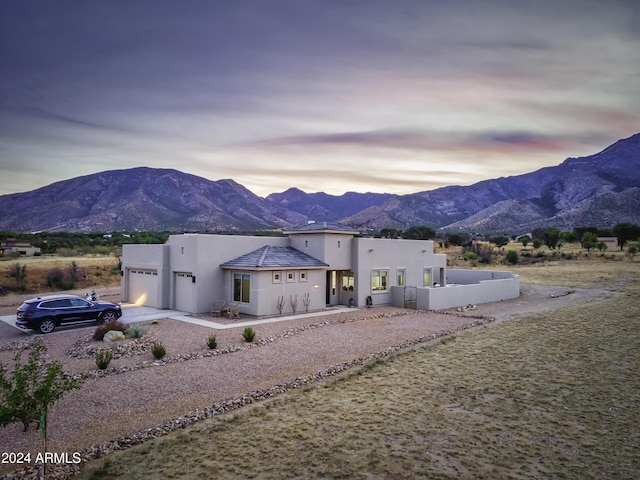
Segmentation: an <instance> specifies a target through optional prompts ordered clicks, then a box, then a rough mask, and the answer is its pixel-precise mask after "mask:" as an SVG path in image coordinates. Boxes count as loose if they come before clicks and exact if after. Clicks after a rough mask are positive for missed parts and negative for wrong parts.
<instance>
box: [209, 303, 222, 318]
mask: <svg viewBox="0 0 640 480" xmlns="http://www.w3.org/2000/svg"><path fill="white" fill-rule="evenodd" d="M223 310H224V300H216V301H215V302H213V303H212V304H211V316H212V317H221V316H222V311H223Z"/></svg>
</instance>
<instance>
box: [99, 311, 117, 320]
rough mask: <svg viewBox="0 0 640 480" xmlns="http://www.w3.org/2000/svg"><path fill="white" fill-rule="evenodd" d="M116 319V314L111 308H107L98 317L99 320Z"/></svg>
mask: <svg viewBox="0 0 640 480" xmlns="http://www.w3.org/2000/svg"><path fill="white" fill-rule="evenodd" d="M117 319H118V315H117V314H116V312H114V311H113V310H107V311H106V312H104V313H103V314H102V317H100V322H102V323H104V322H115V321H116V320H117Z"/></svg>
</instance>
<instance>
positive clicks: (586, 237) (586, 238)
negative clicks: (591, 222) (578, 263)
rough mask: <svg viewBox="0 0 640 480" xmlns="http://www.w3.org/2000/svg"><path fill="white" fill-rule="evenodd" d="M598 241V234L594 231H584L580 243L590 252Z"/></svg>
mask: <svg viewBox="0 0 640 480" xmlns="http://www.w3.org/2000/svg"><path fill="white" fill-rule="evenodd" d="M597 242H598V236H597V235H596V234H595V233H594V232H584V233H583V234H582V238H581V239H580V245H581V246H582V248H584V249H585V250H586V251H587V252H590V251H591V249H592V248H595V247H596V243H597Z"/></svg>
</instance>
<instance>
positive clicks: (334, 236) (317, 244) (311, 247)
mask: <svg viewBox="0 0 640 480" xmlns="http://www.w3.org/2000/svg"><path fill="white" fill-rule="evenodd" d="M290 239H291V243H290V245H291V246H292V247H293V248H295V249H297V250H300V251H301V252H303V253H306V254H307V255H310V256H312V257H314V258H317V259H318V260H320V261H322V262H324V263H327V264H328V265H329V267H328V270H349V269H351V252H352V250H351V243H352V242H353V235H352V234H339V233H294V234H291V235H290Z"/></svg>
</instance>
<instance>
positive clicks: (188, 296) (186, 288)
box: [175, 272, 195, 312]
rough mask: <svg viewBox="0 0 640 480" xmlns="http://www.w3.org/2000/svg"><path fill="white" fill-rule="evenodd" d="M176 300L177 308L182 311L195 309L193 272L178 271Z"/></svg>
mask: <svg viewBox="0 0 640 480" xmlns="http://www.w3.org/2000/svg"><path fill="white" fill-rule="evenodd" d="M175 286H176V302H175V309H176V310H180V311H181V312H192V311H193V289H194V288H195V285H194V284H193V274H192V273H187V272H176V281H175Z"/></svg>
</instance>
